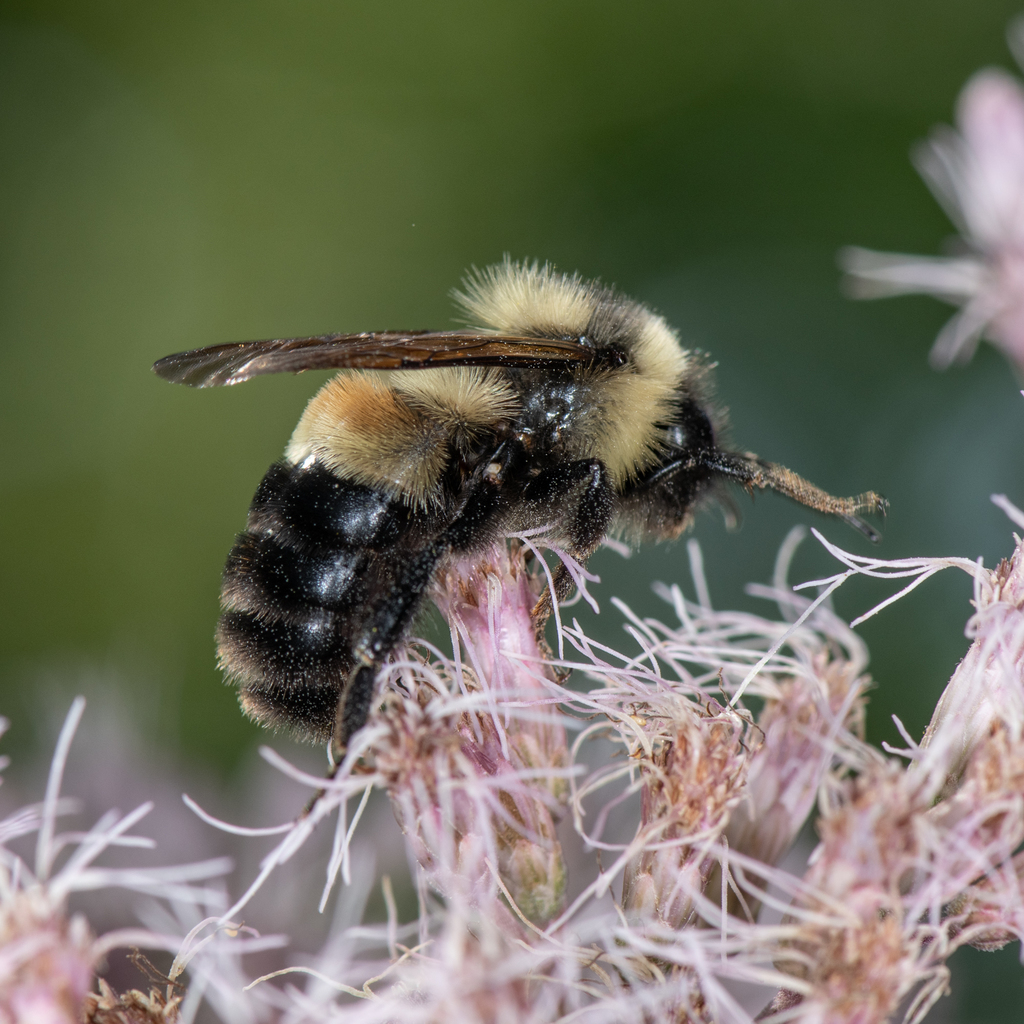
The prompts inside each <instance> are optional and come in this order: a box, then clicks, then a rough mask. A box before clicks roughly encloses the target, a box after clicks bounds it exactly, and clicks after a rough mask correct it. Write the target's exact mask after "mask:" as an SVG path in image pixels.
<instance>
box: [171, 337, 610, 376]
mask: <svg viewBox="0 0 1024 1024" xmlns="http://www.w3.org/2000/svg"><path fill="white" fill-rule="evenodd" d="M593 359H594V350H593V348H592V347H590V346H589V345H584V344H581V343H580V342H578V341H563V340H561V339H558V338H522V337H512V336H508V335H494V334H474V333H472V332H466V331H375V332H372V333H368V334H321V335H317V336H315V337H311V338H279V339H277V340H274V341H240V342H234V343H231V344H225V345H211V346H210V347H209V348H197V349H193V350H192V351H190V352H179V353H178V354H177V355H173V356H165V357H164V358H163V359H160V360H158V361H157V362H156V363H154V364H153V370H154V372H155V373H157V374H158V375H159V376H161V377H163V378H164V380H169V381H173V382H174V383H176V384H188V385H190V386H191V387H194V388H211V387H217V386H218V385H222V384H240V383H241V382H242V381H244V380H249V378H250V377H258V376H260V375H261V374H264V373H298V372H300V371H301V370H340V369H350V368H358V369H373V370H421V369H428V368H430V367H435V366H518V367H532V368H543V367H554V366H558V365H564V364H566V363H586V362H590V361H592V360H593Z"/></svg>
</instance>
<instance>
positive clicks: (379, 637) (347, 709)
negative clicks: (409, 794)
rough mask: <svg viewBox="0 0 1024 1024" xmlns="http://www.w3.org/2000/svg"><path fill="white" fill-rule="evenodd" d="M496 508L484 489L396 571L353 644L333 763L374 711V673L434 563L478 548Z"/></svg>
mask: <svg viewBox="0 0 1024 1024" xmlns="http://www.w3.org/2000/svg"><path fill="white" fill-rule="evenodd" d="M497 509H498V492H497V489H496V488H495V487H493V486H490V485H488V484H486V483H485V484H482V485H481V486H480V488H479V489H478V490H477V491H476V492H475V493H474V494H473V495H471V497H470V498H469V500H468V501H467V502H466V505H465V506H464V508H463V510H462V512H461V513H460V514H459V515H458V516H457V517H456V518H455V519H454V520H453V521H452V522H451V523H450V524H449V526H448V527H447V528H446V529H445V531H444V533H442V534H441V536H440V537H438V538H437V539H436V540H434V541H432V542H431V543H430V544H428V545H427V546H426V547H425V548H423V549H422V550H421V551H420V552H419V553H418V554H416V555H415V556H414V557H412V558H410V559H406V560H405V562H404V564H400V565H396V566H395V571H394V575H393V577H392V582H391V586H390V587H389V588H388V589H387V591H386V592H385V593H384V594H383V595H382V596H381V597H380V598H379V600H377V601H376V602H375V607H374V609H373V614H372V615H371V617H370V619H369V621H368V623H367V626H366V629H365V631H364V633H363V635H362V637H360V638H359V639H358V640H357V641H356V643H355V646H354V649H353V655H354V657H355V660H356V661H357V662H358V664H357V666H356V668H355V669H353V671H352V673H351V674H350V675H349V677H348V680H347V681H346V683H345V686H344V688H343V689H342V691H341V694H340V696H339V697H338V706H337V710H336V712H335V719H334V734H333V736H332V739H331V749H332V753H333V755H334V759H335V760H336V761H338V760H340V758H341V757H343V756H344V754H345V749H346V748H347V746H348V741H349V740H350V739H351V737H352V736H353V734H354V733H355V732H357V731H358V730H359V729H361V728H362V727H363V726H364V725H365V724H366V719H367V718H368V717H369V714H370V711H371V710H372V708H373V695H374V689H375V686H376V680H377V673H378V672H379V671H380V668H381V666H382V665H383V664H384V662H385V661H386V660H387V657H388V655H389V654H391V652H392V651H393V650H394V649H395V647H397V646H398V644H399V643H400V642H401V640H402V637H403V636H404V635H405V632H406V630H407V629H408V628H409V625H410V623H411V622H412V620H413V618H414V617H415V615H416V612H417V611H418V610H419V606H420V604H421V602H422V600H423V595H424V594H425V593H426V591H427V588H428V587H429V586H430V581H431V580H432V579H433V576H434V570H435V569H436V568H437V565H438V562H440V561H441V559H442V558H444V557H445V555H447V554H449V553H450V552H452V551H459V550H462V549H465V548H468V547H472V546H473V545H474V544H476V543H477V541H478V540H479V539H480V538H481V537H482V536H484V535H486V533H487V531H489V530H490V529H491V527H492V523H493V521H494V513H495V512H496V511H497Z"/></svg>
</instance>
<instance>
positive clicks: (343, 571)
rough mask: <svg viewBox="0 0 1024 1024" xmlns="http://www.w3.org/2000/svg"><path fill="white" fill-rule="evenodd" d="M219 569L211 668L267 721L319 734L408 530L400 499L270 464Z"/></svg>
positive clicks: (323, 734) (326, 728)
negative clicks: (219, 608) (216, 666)
mask: <svg viewBox="0 0 1024 1024" xmlns="http://www.w3.org/2000/svg"><path fill="white" fill-rule="evenodd" d="M247 526H248V528H247V529H246V531H245V532H244V533H242V534H240V535H239V537H238V539H237V540H236V542H235V545H234V547H233V548H232V550H231V553H230V555H229V556H228V560H227V564H226V566H225V568H224V578H223V585H222V589H221V603H222V605H223V607H224V614H223V615H222V616H221V619H220V623H219V625H218V628H217V651H218V655H219V659H220V664H221V667H222V668H223V669H224V670H225V671H226V672H227V674H228V676H229V677H230V678H231V679H232V680H233V681H234V682H236V683H237V684H238V686H239V689H240V694H239V697H240V700H241V702H242V707H243V708H244V709H245V711H246V713H247V714H249V715H250V716H251V717H253V718H255V719H257V720H258V721H260V722H262V723H264V724H266V725H274V726H288V727H291V728H293V729H295V730H296V731H297V732H300V733H302V734H303V735H305V736H306V737H308V738H311V739H315V740H323V739H326V738H328V737H329V736H330V735H331V732H332V730H333V728H334V719H335V711H336V707H337V703H338V697H339V694H340V693H341V691H342V689H343V687H344V685H345V683H346V681H347V679H348V676H349V674H350V673H351V671H352V669H353V668H354V666H355V658H354V656H353V648H354V645H355V643H356V642H357V641H358V640H359V638H360V637H361V636H362V633H363V632H364V630H365V620H366V618H367V612H368V609H369V608H370V607H371V606H372V605H373V602H374V599H375V598H379V595H378V593H377V591H378V590H379V589H380V584H382V583H383V582H384V579H383V577H385V576H388V575H389V569H390V563H391V558H390V557H389V555H388V554H384V555H381V554H379V553H378V551H379V549H380V548H385V549H389V548H393V546H394V544H395V542H396V541H397V540H398V539H399V538H400V537H401V536H402V534H403V532H404V531H406V530H407V529H408V516H407V512H406V510H405V508H404V506H401V505H400V504H399V503H398V502H396V501H395V500H394V499H393V498H390V497H389V496H387V495H384V494H381V493H380V492H378V491H374V490H372V489H371V488H368V487H364V486H362V485H360V484H355V483H351V482H349V481H345V480H342V479H340V478H338V477H336V476H334V475H333V474H332V473H330V472H328V471H327V470H324V469H323V468H322V467H320V466H318V465H316V464H313V465H311V466H306V467H301V466H291V465H288V464H286V463H279V464H277V465H275V466H272V467H271V468H270V470H269V471H268V473H267V474H266V476H265V477H264V479H263V482H262V483H261V484H260V487H259V489H258V490H257V492H256V495H255V497H254V498H253V503H252V507H251V509H250V512H249V520H248V524H247Z"/></svg>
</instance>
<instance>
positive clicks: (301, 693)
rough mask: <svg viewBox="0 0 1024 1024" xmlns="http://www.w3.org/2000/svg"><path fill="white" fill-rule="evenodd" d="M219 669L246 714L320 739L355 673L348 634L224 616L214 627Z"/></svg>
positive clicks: (331, 626) (322, 626) (246, 615)
mask: <svg viewBox="0 0 1024 1024" xmlns="http://www.w3.org/2000/svg"><path fill="white" fill-rule="evenodd" d="M217 650H218V653H219V656H220V664H221V667H222V668H223V669H224V670H225V671H226V672H227V673H228V675H229V677H231V678H232V679H234V680H235V681H236V682H237V683H238V684H239V688H240V694H239V698H240V700H241V702H242V707H243V708H244V709H245V711H246V713H247V714H249V715H250V716H251V717H253V718H255V719H256V720H257V721H259V722H262V723H263V724H265V725H273V726H279V725H283V726H288V727H291V728H295V729H298V730H301V731H302V733H303V734H304V735H306V736H309V737H310V738H313V739H317V740H323V739H326V738H327V737H329V736H330V734H331V731H332V729H333V727H334V712H335V708H336V706H337V703H338V695H339V694H340V693H341V689H342V686H343V685H344V682H345V680H346V679H347V678H348V676H349V673H350V672H351V671H352V668H353V659H352V653H351V644H350V642H349V638H348V636H347V634H346V631H345V630H343V629H338V628H337V625H336V624H335V623H332V622H330V621H324V622H320V623H316V622H313V621H310V622H306V623H301V622H288V621H284V620H280V619H279V620H276V621H274V620H270V619H267V618H262V617H260V616H259V615H257V614H255V613H253V612H237V611H229V612H225V613H224V614H223V615H222V616H221V618H220V622H219V624H218V626H217Z"/></svg>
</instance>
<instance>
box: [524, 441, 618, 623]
mask: <svg viewBox="0 0 1024 1024" xmlns="http://www.w3.org/2000/svg"><path fill="white" fill-rule="evenodd" d="M523 498H524V500H526V501H528V502H530V503H531V504H537V505H541V506H544V505H547V506H549V507H550V509H551V519H552V521H556V520H561V521H562V522H563V523H565V524H566V526H565V532H566V542H567V543H566V550H567V552H568V554H570V555H572V557H573V558H575V559H576V560H577V561H579V562H582V563H585V562H586V560H587V559H588V558H589V557H590V556H591V555H592V554H593V553H594V551H595V550H596V548H597V546H598V545H599V544H600V543H601V541H602V540H603V539H604V536H605V534H606V533H607V532H608V526H609V524H610V523H611V520H612V511H613V509H614V505H615V492H614V490H613V489H612V485H611V479H610V478H609V476H608V469H607V468H606V466H605V464H604V463H603V462H602V461H601V460H600V459H579V460H578V461H576V462H569V463H566V464H565V465H563V466H557V467H555V468H553V469H549V470H547V471H546V472H544V473H541V474H540V475H539V476H538V477H536V478H535V479H534V480H532V481H530V483H529V485H528V486H527V487H526V490H525V491H524V492H523ZM567 502H568V503H569V505H570V512H569V515H568V516H566V514H565V505H566V503H567ZM552 584H553V590H554V593H553V594H552V592H551V590H548V591H546V592H545V593H544V595H543V596H542V597H541V599H540V600H539V601H538V602H537V605H536V607H535V608H534V609H533V615H534V619H535V621H536V622H537V624H538V626H541V625H543V623H544V621H545V620H546V619H547V617H548V615H550V614H551V607H552V603H553V601H564V600H565V599H566V598H567V597H568V596H569V594H570V593H571V592H572V575H571V574H570V572H569V570H568V569H566V567H565V565H564V564H559V565H558V567H557V568H556V569H555V571H554V575H553V580H552Z"/></svg>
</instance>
